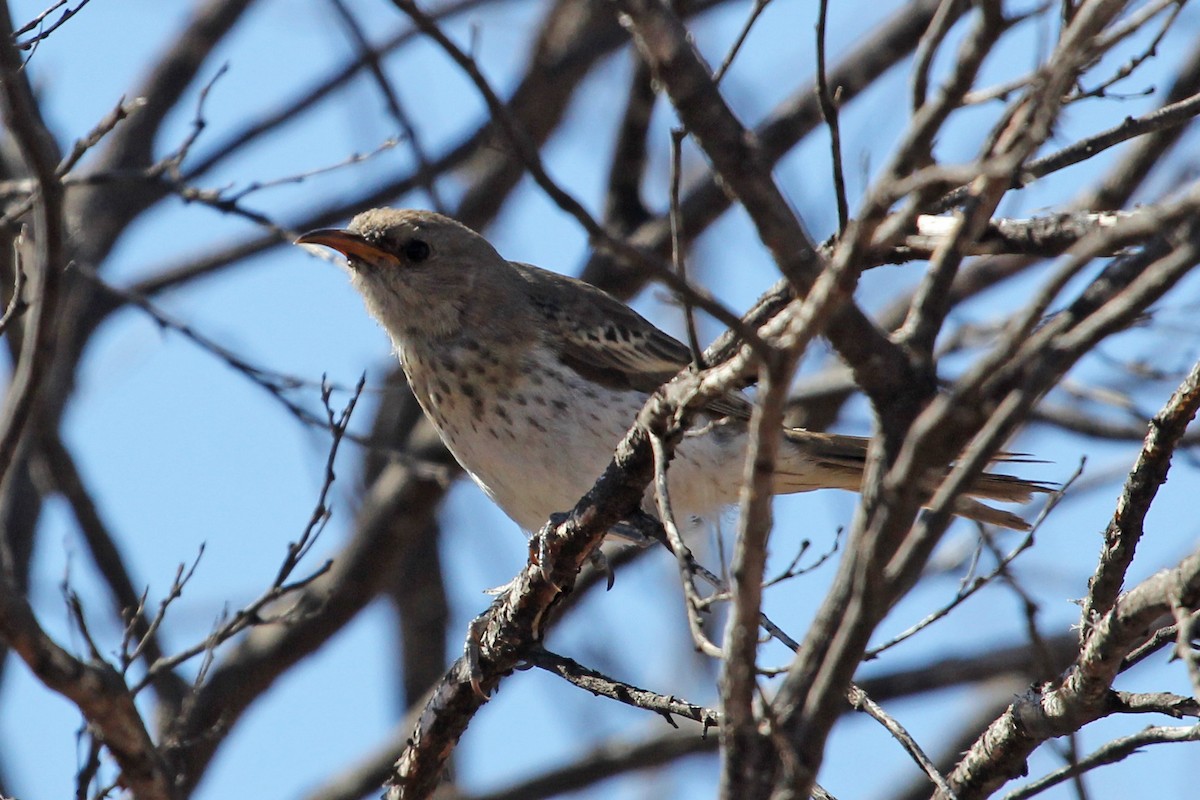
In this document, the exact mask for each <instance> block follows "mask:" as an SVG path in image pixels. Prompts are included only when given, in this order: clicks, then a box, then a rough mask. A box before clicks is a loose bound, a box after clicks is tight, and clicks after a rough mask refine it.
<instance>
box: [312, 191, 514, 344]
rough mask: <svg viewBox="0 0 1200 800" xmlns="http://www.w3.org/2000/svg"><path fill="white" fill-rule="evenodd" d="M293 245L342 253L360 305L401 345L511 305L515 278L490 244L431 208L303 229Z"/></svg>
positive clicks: (484, 319)
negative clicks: (333, 226) (365, 305)
mask: <svg viewBox="0 0 1200 800" xmlns="http://www.w3.org/2000/svg"><path fill="white" fill-rule="evenodd" d="M296 244H301V245H323V246H325V247H329V248H332V249H333V250H336V251H338V252H339V253H342V254H343V255H345V256H346V263H347V266H348V267H349V268H350V274H351V282H352V283H353V284H354V286H355V288H357V289H358V290H359V292H360V293H361V294H362V296H363V299H364V300H365V301H366V304H367V309H368V310H369V311H370V312H371V314H372V316H374V317H375V318H376V319H377V320H378V321H379V322H380V324H382V325H383V327H384V328H386V329H387V331H388V333H389V334H390V335H391V337H392V339H393V341H395V343H396V344H397V345H398V346H401V347H403V346H404V345H405V344H406V343H409V342H412V341H414V340H416V339H419V338H422V337H433V338H446V337H450V336H454V335H464V334H465V335H469V333H470V330H471V328H472V326H478V325H495V324H503V320H502V313H503V312H502V310H503V309H508V310H509V313H511V312H512V311H513V310H514V305H513V304H514V303H515V302H517V297H516V294H517V289H518V284H519V281H518V280H517V279H516V276H515V275H514V274H512V268H511V267H510V266H509V264H508V262H507V261H505V260H504V258H502V257H501V256H500V254H499V253H497V252H496V250H495V248H493V247H492V246H491V245H490V244H489V243H488V241H487V240H486V239H484V238H483V237H482V236H480V235H479V234H477V233H475V231H473V230H471V229H470V228H468V227H466V226H465V225H463V224H461V223H459V222H456V221H455V220H452V219H450V218H449V217H445V216H442V215H441V214H437V213H434V212H432V211H417V210H409V209H404V210H397V209H390V208H377V209H372V210H371V211H364V212H363V213H361V214H359V215H358V216H356V217H354V219H352V220H350V224H349V226H347V227H346V228H344V229H343V228H322V229H320V230H315V231H309V232H308V233H306V234H304V235H303V236H301V237H300V238H298V239H297V240H296ZM517 305H518V306H519V303H517Z"/></svg>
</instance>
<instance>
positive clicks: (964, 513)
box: [775, 428, 1055, 530]
mask: <svg viewBox="0 0 1200 800" xmlns="http://www.w3.org/2000/svg"><path fill="white" fill-rule="evenodd" d="M785 436H786V439H787V441H788V442H789V443H790V444H791V445H792V446H791V447H785V448H784V450H783V451H782V452H781V453H780V459H779V463H778V464H777V466H776V476H775V491H776V493H778V494H790V493H793V492H807V491H810V490H812V489H821V488H833V489H847V490H849V491H853V492H857V491H859V490H860V489H861V488H862V476H863V469H864V468H865V466H866V460H867V446H868V445H869V444H870V441H871V440H870V439H866V438H863V437H861V436H846V435H843V434H834V433H815V432H813V431H806V430H804V429H802V428H792V429H789V430H787V431H786V432H785ZM995 460H996V461H1022V460H1025V459H1024V458H1023V457H1022V456H1020V455H1019V454H1009V453H1001V454H999V455H998V456H997V457H996V459H995ZM933 488H934V487H933V486H930V487H929V489H930V491H931V492H932V490H933ZM1054 490H1055V489H1054V487H1053V486H1052V485H1050V484H1047V483H1042V482H1040V481H1029V480H1025V479H1024V478H1018V477H1016V476H1014V475H1002V474H998V473H992V472H985V473H983V474H982V475H980V476H978V477H977V478H975V480H974V482H972V484H971V485H970V486H969V487H968V488H967V492H966V495H964V496H961V497H959V498H957V499H956V500H955V502H954V513H955V514H957V515H959V516H961V517H966V518H967V519H973V520H976V521H978V522H985V523H989V524H991V525H999V526H1001V527H1003V528H1011V529H1013V530H1028V529H1029V523H1028V522H1026V521H1025V520H1023V519H1022V518H1021V517H1019V516H1017V515H1016V514H1013V513H1011V512H1008V511H1002V510H1000V509H998V508H992V507H991V506H988V505H984V504H983V503H980V502H979V501H978V500H975V499H973V498H976V497H978V498H982V499H984V500H996V501H999V502H1002V503H1027V502H1029V500H1030V499H1031V498H1032V497H1033V495H1034V494H1045V493H1047V492H1052V491H1054Z"/></svg>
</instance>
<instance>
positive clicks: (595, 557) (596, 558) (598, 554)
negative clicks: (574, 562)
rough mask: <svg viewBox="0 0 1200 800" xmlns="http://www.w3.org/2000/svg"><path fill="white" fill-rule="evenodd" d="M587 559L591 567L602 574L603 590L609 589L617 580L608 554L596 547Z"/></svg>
mask: <svg viewBox="0 0 1200 800" xmlns="http://www.w3.org/2000/svg"><path fill="white" fill-rule="evenodd" d="M588 561H589V562H591V565H592V569H594V570H596V571H597V572H599V573H600V574H601V575H603V576H604V580H605V586H604V591H606V592H607V591H611V590H612V587H613V583H615V582H616V580H617V574H616V573H615V572H613V568H612V564H610V563H609V561H608V556H607V555H605V554H604V551H603V550H601V549H600V548H599V547H597V548H596V549H595V550H593V551H592V553H591V555H589V556H588Z"/></svg>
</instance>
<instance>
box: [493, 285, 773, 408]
mask: <svg viewBox="0 0 1200 800" xmlns="http://www.w3.org/2000/svg"><path fill="white" fill-rule="evenodd" d="M513 267H515V268H516V270H517V272H518V273H519V274H521V275H522V276H523V277H525V278H526V279H527V280H528V283H529V289H530V292H529V294H530V297H531V298H532V300H533V305H534V309H535V310H536V311H537V313H538V314H540V315H541V317H542V320H543V321H544V322H545V323H546V327H547V329H549V330H550V331H552V335H550V336H548V337H547V339H546V342H547V343H550V344H553V345H554V346H555V347H557V348H558V351H559V352H558V357H559V361H561V362H562V363H563V364H564V365H565V366H568V367H570V368H571V369H573V370H575V371H576V372H577V373H579V374H580V375H582V376H583V377H585V378H588V379H590V380H593V381H595V382H597V383H599V384H601V385H603V386H608V387H610V388H614V389H632V390H634V391H639V392H646V393H649V392H652V391H654V390H655V389H657V388H658V387H659V386H662V385H663V384H664V383H666V382H667V381H668V380H670V379H671V378H672V377H674V376H675V375H676V373H678V372H679V371H680V370H681V369H683V368H684V367H686V366H687V365H688V364H689V363H691V360H692V356H691V351H689V350H688V348H687V347H686V346H685V345H684V344H683V343H682V342H680V341H679V340H677V339H675V338H674V337H672V336H669V335H667V334H666V333H663V332H662V331H661V330H659V329H658V328H657V327H656V326H655V325H654V324H653V323H651V322H650V321H649V320H647V319H646V318H645V317H643V316H642V315H640V314H638V313H637V312H636V311H634V310H633V309H631V308H630V307H629V306H627V305H625V304H624V303H622V302H621V301H619V300H617V299H616V298H614V297H612V296H611V295H609V294H607V293H605V292H603V291H601V290H600V289H597V288H596V287H595V286H592V285H591V284H589V283H585V282H583V281H580V280H577V279H575V278H568V277H566V276H565V275H559V274H557V273H553V272H548V271H546V270H542V269H539V268H538V267H534V266H530V265H529V264H519V263H515V262H514V263H513ZM535 275H536V276H537V280H534V279H533V276H535ZM706 410H708V411H710V412H711V413H713V414H715V415H719V416H731V417H737V418H739V419H749V416H750V403H749V401H747V400H746V398H744V397H742V396H741V395H740V394H735V393H730V394H729V395H726V396H724V397H720V398H717V399H716V400H714V401H712V402H711V403H709V405H708V406H707V409H706Z"/></svg>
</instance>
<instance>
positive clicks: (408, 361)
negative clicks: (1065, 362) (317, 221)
mask: <svg viewBox="0 0 1200 800" xmlns="http://www.w3.org/2000/svg"><path fill="white" fill-rule="evenodd" d="M296 241H297V244H306V245H324V246H325V247H329V248H332V249H334V250H336V251H338V252H340V253H342V254H344V255H345V256H346V258H347V260H348V264H349V268H350V274H351V281H352V283H353V284H354V286H355V288H357V289H358V291H359V292H361V293H362V296H363V299H364V300H365V301H366V305H367V310H368V311H370V313H371V315H372V316H374V317H375V319H376V320H377V321H378V322H379V323H380V324H381V325H382V326H383V327H384V329H385V330H386V331H387V332H388V335H389V336H391V339H392V343H393V344H394V345H395V348H396V353H397V354H398V355H399V357H400V361H401V363H402V364H403V367H404V373H405V375H407V377H408V382H409V384H410V385H411V386H412V390H413V393H414V394H415V395H416V397H417V400H418V401H419V402H420V404H421V407H422V408H423V409H424V410H425V413H426V415H427V416H428V417H429V419H430V421H431V422H432V423H433V425H434V426H435V427H436V428H437V430H438V432H439V433H440V434H441V437H442V440H443V441H444V442H445V443H446V446H447V447H448V448H449V449H450V452H451V453H453V454H454V457H455V458H456V459H458V462H459V463H460V464H461V465H462V466H463V468H464V469H465V470H466V471H467V472H468V473H470V475H471V477H472V478H474V479H475V482H476V483H478V484H479V485H480V486H481V487H482V488H483V490H484V491H485V492H487V494H488V495H489V496H490V497H491V498H492V499H493V500H494V501H495V502H496V503H497V504H498V505H499V506H500V507H501V508H502V509H504V511H505V513H507V514H508V515H509V516H510V517H512V518H513V519H514V520H516V522H517V523H518V524H519V525H521V526H522V527H523V528H525V529H526V530H528V531H536V530H537V529H538V528H540V527H541V526H542V524H544V523H545V522H546V520H547V519H549V517H550V515H551V514H552V513H554V512H559V511H565V510H568V509H570V508H571V507H573V506H574V505H575V503H576V502H577V501H578V500H579V498H580V497H582V496H583V495H584V494H585V493H586V492H587V491H588V489H590V488H591V487H592V484H593V483H594V482H595V480H596V478H597V477H598V476H599V475H600V473H601V472H602V471H603V470H604V468H605V466H606V465H607V464H608V462H609V460H610V459H611V458H612V453H613V450H614V449H615V447H616V445H617V442H618V441H620V439H621V437H622V436H623V435H624V434H625V432H626V431H627V430H628V429H629V426H630V425H631V424H632V422H633V419H634V417H635V416H636V415H637V412H638V410H639V409H640V408H641V407H642V405H643V404H644V403H645V401H646V398H647V397H648V396H649V394H650V393H651V392H653V391H654V390H655V389H656V388H658V387H659V386H660V385H662V384H663V383H665V382H666V381H667V380H669V379H670V378H671V377H672V376H673V375H675V374H676V373H677V372H679V371H680V370H681V369H682V368H684V367H685V366H687V364H688V363H689V362H690V360H691V354H690V352H689V350H688V348H687V347H685V346H684V345H683V344H681V343H680V342H678V341H677V340H675V339H673V338H672V337H670V336H668V335H667V334H665V333H663V332H662V331H660V330H659V329H658V328H656V327H655V326H654V325H653V324H651V323H650V322H648V321H647V320H646V319H644V318H643V317H641V316H640V315H638V314H637V313H636V312H634V311H633V310H632V309H630V308H629V307H628V306H626V305H625V304H623V303H621V302H620V301H618V300H616V299H615V298H613V297H611V296H610V295H608V294H605V293H604V292H602V291H601V290H599V289H597V288H595V287H593V286H591V285H589V284H586V283H584V282H582V281H579V280H575V279H573V278H568V277H564V276H562V275H558V274H556V273H553V272H547V271H546V270H543V269H539V268H537V267H533V266H530V265H528V264H519V263H516V262H511V261H507V260H505V259H504V258H503V257H502V256H501V255H500V254H499V253H497V252H496V250H495V249H494V248H493V247H492V246H491V245H490V244H489V243H488V242H487V240H486V239H484V238H483V237H482V236H480V235H479V234H477V233H475V232H474V231H472V230H471V229H469V228H467V227H466V226H464V225H462V224H460V223H458V222H456V221H454V220H452V219H449V218H447V217H444V216H442V215H440V214H435V213H433V212H430V211H415V210H392V209H375V210H372V211H366V212H364V213H362V214H359V215H358V216H356V217H355V218H354V219H353V220H351V221H350V225H349V227H348V228H346V229H344V230H341V229H322V230H315V231H311V232H309V233H306V234H304V235H303V236H301V237H300V238H299V239H297V240H296ZM705 412H706V413H705V414H704V415H703V416H704V418H703V419H700V420H697V426H696V428H695V429H694V430H693V431H692V432H691V433H690V434H689V435H687V436H685V437H684V439H683V441H682V442H680V444H679V446H678V447H677V448H676V451H675V458H674V460H673V461H672V462H671V465H670V469H669V473H668V475H669V486H670V491H671V500H672V504H673V506H674V509H675V512H676V513H677V514H678V515H679V517H680V519H681V520H684V519H687V518H688V517H687V516H685V515H693V516H707V515H710V514H712V513H714V512H719V511H720V509H721V508H722V507H724V506H727V505H729V504H731V503H734V502H736V501H737V496H738V488H739V484H740V478H741V474H742V467H743V461H744V457H745V450H746V444H747V438H748V434H747V425H746V423H747V420H748V419H749V417H750V403H749V401H748V400H747V399H746V398H745V397H744V396H742V395H741V394H739V393H730V394H728V395H726V396H724V397H721V398H719V399H718V400H717V401H715V402H713V403H712V404H710V406H709V407H708V408H707V409H705ZM780 435H781V436H782V437H784V443H783V447H782V448H781V449H780V452H779V456H778V460H777V465H776V470H777V474H776V478H775V491H776V492H777V493H781V494H782V493H791V492H806V491H810V490H813V489H824V488H834V489H848V490H851V491H855V490H858V489H859V487H860V485H861V481H862V473H863V467H864V464H865V458H866V451H867V444H868V441H869V440H868V439H864V438H861V437H857V436H844V435H838V434H829V433H814V432H811V431H806V430H803V429H786V430H781V431H780ZM1041 491H1046V489H1045V487H1044V486H1043V485H1042V484H1039V483H1036V482H1031V481H1025V480H1022V479H1020V478H1016V477H1013V476H1010V475H996V474H984V475H981V476H979V477H978V478H977V479H976V480H975V482H974V483H973V484H972V485H971V487H970V490H969V492H970V494H971V495H973V496H975V497H980V498H984V499H989V500H999V501H1002V502H1017V503H1020V502H1025V501H1027V500H1029V498H1030V496H1031V494H1032V493H1033V492H1041ZM646 508H647V509H652V508H653V502H652V499H650V500H648V502H647V503H646ZM954 510H955V513H957V514H960V515H962V516H965V517H969V518H971V519H976V520H979V521H982V522H989V523H993V524H996V525H1001V526H1004V527H1007V528H1016V529H1023V528H1026V527H1028V526H1027V524H1026V523H1025V521H1024V520H1022V519H1021V518H1020V517H1018V516H1016V515H1015V514H1011V513H1009V512H1007V511H1001V510H999V509H994V508H991V507H989V506H986V505H983V504H982V503H979V502H976V501H975V500H972V499H970V498H966V497H964V498H961V499H960V500H959V502H958V505H957V506H956V507H955V509H954Z"/></svg>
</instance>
